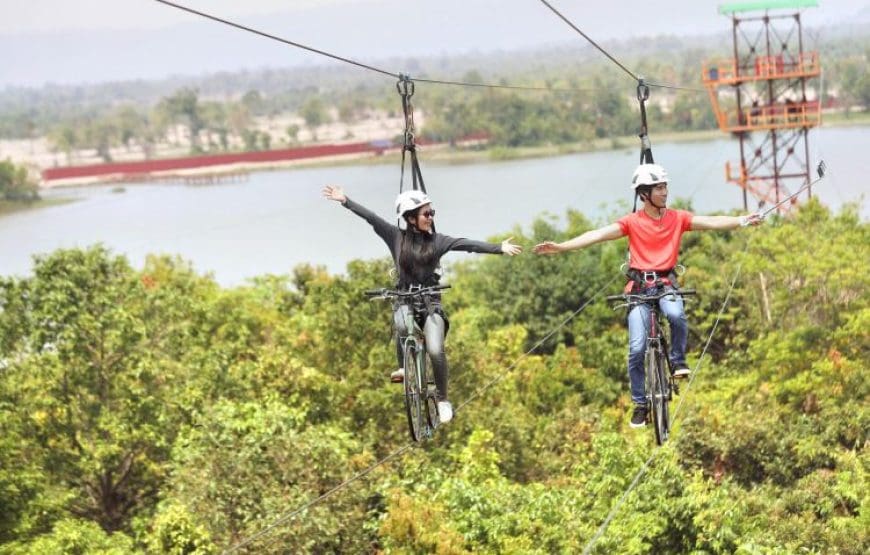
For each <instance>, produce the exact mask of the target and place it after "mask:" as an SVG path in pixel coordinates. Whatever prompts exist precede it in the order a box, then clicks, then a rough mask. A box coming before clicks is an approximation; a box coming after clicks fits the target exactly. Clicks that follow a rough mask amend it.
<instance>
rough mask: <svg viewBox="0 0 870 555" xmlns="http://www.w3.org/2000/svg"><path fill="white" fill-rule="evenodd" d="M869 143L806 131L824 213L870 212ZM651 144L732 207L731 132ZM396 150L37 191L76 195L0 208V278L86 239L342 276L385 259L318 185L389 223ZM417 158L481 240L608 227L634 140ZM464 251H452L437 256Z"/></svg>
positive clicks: (438, 198) (231, 269) (237, 275)
mask: <svg viewBox="0 0 870 555" xmlns="http://www.w3.org/2000/svg"><path fill="white" fill-rule="evenodd" d="M868 139H870V127H843V128H821V129H819V130H816V131H813V132H812V133H811V134H810V153H811V157H812V161H813V164H814V165H815V163H816V161H817V160H818V159H820V158H821V159H824V160H825V162H826V163H827V166H828V175H827V177H826V178H825V179H824V180H822V181H821V182H820V183H819V184H818V185H817V186H816V187H815V188H814V194H816V195H818V196H819V197H820V198H821V199H822V201H823V202H824V203H825V204H827V205H828V206H830V207H831V208H833V209H835V210H837V209H838V208H839V207H840V206H841V205H842V204H843V203H845V202H851V201H857V200H860V202H861V215H862V218H863V219H865V220H867V219H868V216H870V212H868V207H867V204H866V202H865V201H864V199H863V198H862V195H866V193H867V192H868V190H870V187H868V185H867V184H866V183H865V182H864V179H866V177H865V173H866V170H865V168H866V167H867V166H866V162H861V160H862V159H863V156H866V147H867V146H868V145H870V140H868ZM653 140H655V137H653ZM859 149H860V151H859ZM653 153H654V155H655V159H656V161H657V162H658V163H661V164H662V165H664V166H665V167H666V168H667V170H668V172H669V174H670V196H671V200H673V199H674V198H685V199H690V200H691V201H692V205H693V207H694V210H695V211H696V212H697V213H708V212H713V211H719V210H729V209H732V208H740V207H742V203H743V200H742V198H743V197H742V193H741V191H740V189H739V188H738V187H736V186H735V185H732V184H727V183H725V181H724V170H723V167H724V163H725V161H726V160H731V161H732V164H734V163H735V162H736V161H737V160H738V158H739V152H738V146H737V142H736V141H731V140H727V139H721V140H712V141H704V142H695V143H661V144H656V143H655V142H654V143H653ZM394 157H395V159H396V163H395V164H391V165H358V166H341V167H318V168H307V169H304V168H303V169H288V170H282V171H270V172H259V173H253V174H251V175H250V178H249V179H248V180H247V181H244V182H234V183H226V184H220V185H211V186H191V185H181V184H178V185H174V184H148V183H142V184H135V183H133V184H125V185H124V186H125V190H124V192H113V187H112V186H106V185H99V186H88V187H76V188H67V189H59V190H52V191H47V192H45V193H44V196H46V197H63V198H73V199H75V200H76V202H72V203H67V204H62V205H57V206H52V207H47V208H44V209H39V210H31V211H25V212H18V213H15V214H11V215H7V216H2V217H0V275H26V274H28V273H29V272H30V269H31V266H32V256H33V255H35V254H39V253H46V252H50V251H52V250H54V249H56V248H59V247H73V246H87V245H91V244H94V243H97V242H102V243H103V244H105V245H106V246H108V247H109V248H111V249H112V250H113V251H115V252H116V253H123V254H125V255H127V257H128V258H129V259H130V261H131V263H132V264H133V265H134V266H136V267H141V265H142V263H143V261H144V258H145V255H146V254H148V253H170V254H178V255H180V256H182V257H183V258H185V259H187V260H190V261H191V262H192V263H193V265H194V268H195V269H196V270H197V271H198V272H202V273H204V272H211V273H213V275H214V277H215V279H216V280H217V281H218V282H219V283H221V284H222V285H225V286H233V285H238V284H241V283H244V282H245V280H246V278H249V277H252V276H257V275H262V274H266V273H272V274H282V273H287V272H289V271H290V270H291V269H292V268H293V267H294V266H295V265H297V264H301V263H306V262H307V263H311V264H318V265H323V266H326V267H327V268H328V269H329V270H330V271H331V272H333V273H341V272H343V271H344V269H345V265H346V264H347V262H348V261H350V260H352V259H355V258H376V257H382V256H386V254H387V250H386V247H385V245H384V244H383V242H382V241H381V240H380V238H378V237H377V236H376V235H375V234H374V232H372V230H371V228H370V227H369V226H368V224H366V223H365V222H364V221H363V220H361V219H359V218H357V217H356V216H354V215H353V214H352V213H350V212H349V211H347V210H345V209H344V208H342V207H341V206H339V205H338V204H337V203H334V202H329V201H326V200H325V199H323V198H322V197H321V193H320V191H321V189H322V188H323V186H324V185H325V184H340V185H342V186H343V187H344V190H345V192H346V193H347V195H348V196H349V197H351V198H353V199H354V200H356V201H358V202H361V203H362V204H364V205H366V206H368V207H369V208H371V209H372V210H374V211H375V212H377V213H379V214H380V215H381V216H383V217H384V218H386V219H388V220H392V218H393V217H394V205H393V200H394V198H395V196H396V194H397V193H398V188H399V161H398V155H395V156H394ZM420 158H421V165H422V169H423V177H424V179H425V182H426V187H427V189H428V191H429V193H430V195H431V196H432V197H433V201H434V202H433V206H434V207H435V208H436V209H437V212H438V216H437V218H436V221H437V227H438V230H439V231H440V232H442V233H447V234H449V235H453V236H457V237H469V238H473V239H486V238H487V237H491V236H493V235H496V234H499V233H504V232H508V231H510V230H511V229H512V228H514V227H515V226H520V227H521V228H522V229H526V230H528V227H529V225H530V224H531V222H532V221H533V220H534V218H535V217H536V216H538V215H541V214H542V213H550V214H553V215H555V216H556V217H558V218H559V221H560V222H562V223H564V214H565V211H566V209H568V208H573V209H576V210H579V211H581V212H583V213H584V214H586V215H587V216H589V217H590V218H591V219H592V220H594V221H596V222H599V223H606V221H607V220H606V218H605V216H606V215H607V214H613V213H615V212H617V211H618V212H622V211H625V209H626V207H630V203H631V201H632V195H631V192H630V190H629V180H630V177H631V173H632V172H633V171H634V168H635V166H636V165H637V160H638V147H637V145H632V147H631V148H629V149H623V150H617V151H606V152H591V153H584V154H572V155H565V156H558V157H551V158H537V159H528V160H517V161H506V162H488V163H481V164H465V165H449V164H427V162H426V150H425V149H421V151H420ZM406 177H407V175H406ZM802 198H804V197H803V196H802ZM751 202H752V201H751ZM620 203H622V204H620ZM526 247H527V248H528V247H529V245H526ZM467 256H472V255H466V254H451V255H449V256H448V258H447V259H445V262H448V263H449V262H450V261H451V260H457V259H461V258H464V257H467Z"/></svg>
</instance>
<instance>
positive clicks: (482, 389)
mask: <svg viewBox="0 0 870 555" xmlns="http://www.w3.org/2000/svg"><path fill="white" fill-rule="evenodd" d="M618 277H619V274H617V275H615V276H613V277H612V278H610V280H609V281H608V282H607V283H605V284H604V285H602V286H601V287H599V288H598V289H597V290H596V291H595V293H593V294H592V295H591V296H590V297H589V298H588V299H587V300H586V302H585V303H583V304H582V305H580V308H578V309H577V310H575V311H574V312H572V313H571V315H569V316H568V317H567V318H565V319H564V320H562V322H561V323H559V325H557V326H556V327H555V328H553V329H552V330H551V331H550V333H548V334H547V335H545V336H544V337H543V338H541V339H540V340H539V341H538V342H537V343H535V345H534V346H533V347H532V348H531V349H529V350H528V351H526V352H525V353H523V354H522V355H520V356H519V358H517V359H516V360H515V361H514V363H513V364H511V365H510V366H509V367H508V368H507V369H505V371H504V372H503V373H501V374H499V375H498V376H496V377H495V378H493V379H492V380H490V381H489V382H488V383H486V384H484V385H483V386H481V387H479V388H478V389H477V390H476V391H475V392H474V393H472V394H471V396H469V397H468V398H467V399H466V400H464V401H463V402H462V403H460V404H459V405H457V407H456V410H455V412H459V411H460V410H462V408H463V407H464V406H465V405H467V404H469V403H471V402H472V401H473V400H474V399H476V398H477V397H479V396H480V395H482V394H483V393H484V392H486V390H488V389H489V388H490V387H492V386H494V385H495V384H497V383H498V382H500V381H501V380H503V379H504V378H505V376H507V375H508V373H509V372H510V371H511V370H513V369H514V368H516V367H517V365H519V363H520V362H521V361H522V360H523V359H524V358H526V357H528V356H529V355H530V354H532V353H533V352H535V350H537V348H538V347H540V346H541V345H543V344H544V343H545V342H546V341H547V340H548V339H550V337H552V336H553V334H555V333H556V332H557V331H559V330H560V329H562V328H563V327H565V326H566V325H567V324H568V322H570V321H571V320H573V319H574V318H576V317H577V315H578V314H580V313H581V312H583V310H584V309H585V308H586V307H587V306H589V304H590V303H591V302H592V301H593V300H595V297H596V296H598V294H599V293H601V292H602V291H604V290H605V289H606V288H607V287H609V286H610V284H611V283H613V282H614V281H615V280H616V278H618Z"/></svg>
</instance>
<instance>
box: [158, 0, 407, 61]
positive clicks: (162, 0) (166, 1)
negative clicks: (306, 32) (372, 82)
mask: <svg viewBox="0 0 870 555" xmlns="http://www.w3.org/2000/svg"><path fill="white" fill-rule="evenodd" d="M155 1H156V2H160V3H161V4H166V5H167V6H171V7H173V8H177V9H179V10H182V11H185V12H188V13H192V14H194V15H198V16H200V17H204V18H206V19H211V20H212V21H217V22H218V23H223V24H224V25H229V26H230V27H235V28H236V29H241V30H242V31H247V32H249V33H254V34H255V35H260V36H261V37H266V38H267V39H272V40H276V41H278V42H283V43H284V44H289V45H290V46H295V47H296V48H301V49H303V50H308V51H309V52H314V53H315V54H320V55H321V56H326V57H327V58H332V59H333V60H338V61H340V62H344V63H346V64H351V65H355V66H357V67H361V68H363V69H368V70H370V71H375V72H377V73H381V74H383V75H388V76H390V77H395V78H398V77H399V74H398V73H393V72H391V71H387V70H385V69H380V68H377V67H375V66H370V65H367V64H364V63H362V62H357V61H355V60H351V59H350V58H344V57H342V56H338V55H336V54H330V53H329V52H325V51H323V50H318V49H317V48H313V47H311V46H306V45H304V44H300V43H298V42H293V41H291V40H287V39H284V38H281V37H278V36H276V35H271V34H269V33H266V32H263V31H258V30H257V29H254V28H252V27H247V26H245V25H242V24H240V23H234V22H232V21H230V20H228V19H223V18H220V17H217V16H214V15H211V14H207V13H205V12H201V11H199V10H194V9H193V8H188V7H187V6H182V5H181V4H176V3H174V2H170V1H169V0H155Z"/></svg>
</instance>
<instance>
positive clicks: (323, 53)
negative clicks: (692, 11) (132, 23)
mask: <svg viewBox="0 0 870 555" xmlns="http://www.w3.org/2000/svg"><path fill="white" fill-rule="evenodd" d="M155 1H156V2H160V3H161V4H165V5H167V6H170V7H173V8H177V9H179V10H182V11H185V12H188V13H191V14H194V15H198V16H200V17H204V18H206V19H210V20H212V21H216V22H218V23H223V24H224V25H229V26H230V27H235V28H236V29H240V30H242V31H247V32H249V33H253V34H255V35H259V36H261V37H265V38H267V39H272V40H275V41H278V42H281V43H284V44H287V45H290V46H295V47H296V48H301V49H303V50H307V51H309V52H313V53H315V54H320V55H321V56H326V57H327V58H332V59H333V60H338V61H340V62H344V63H346V64H351V65H354V66H357V67H361V68H363V69H367V70H369V71H374V72H376V73H380V74H381V75H386V76H388V77H394V78H396V79H401V78H402V74H401V73H397V72H392V71H387V70H385V69H382V68H379V67H376V66H373V65H369V64H364V63H362V62H358V61H356V60H352V59H350V58H345V57H343V56H339V55H337V54H331V53H329V52H326V51H325V50H320V49H318V48H314V47H312V46H306V45H304V44H302V43H298V42H294V41H291V40H287V39H285V38H282V37H279V36H277V35H272V34H270V33H266V32H264V31H260V30H258V29H254V28H253V27H248V26H246V25H242V24H240V23H235V22H233V21H230V20H228V19H224V18H222V17H218V16H215V15H211V14H208V13H205V12H202V11H199V10H195V9H193V8H189V7H187V6H183V5H181V4H176V3H175V2H170V1H169V0H155ZM413 81H419V82H421V83H434V84H440V85H455V86H461V87H484V88H490V89H510V90H522V91H552V92H597V91H600V90H605V89H570V88H558V87H533V86H521V85H496V84H490V83H465V82H462V81H447V80H441V79H413Z"/></svg>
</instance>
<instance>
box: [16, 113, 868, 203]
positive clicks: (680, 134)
mask: <svg viewBox="0 0 870 555" xmlns="http://www.w3.org/2000/svg"><path fill="white" fill-rule="evenodd" d="M829 118H830V119H833V120H834V121H831V122H829V124H828V127H861V126H870V113H863V112H862V113H859V114H857V115H853V116H851V117H848V118H846V117H844V116H843V115H841V114H838V115H837V116H836V117H834V116H829ZM721 138H730V137H729V135H727V134H725V133H723V132H722V131H720V130H719V129H708V130H699V131H667V132H664V133H659V134H656V135H655V136H654V137H652V139H653V144H656V143H658V144H662V143H686V142H707V141H714V140H717V139H721ZM633 148H638V149H639V148H640V144H639V139H638V137H637V136H636V135H624V136H619V137H610V138H600V139H594V140H592V141H585V142H580V143H561V144H547V145H536V146H521V147H501V146H490V145H485V146H482V147H479V148H476V147H473V146H471V147H455V146H450V145H449V144H447V143H438V144H429V145H425V144H423V145H418V153H419V155H420V157H421V159H422V160H423V161H425V163H432V164H445V165H465V164H479V163H491V162H507V161H512V160H525V159H534V158H549V157H555V156H563V155H569V154H579V153H587V152H604V151H610V150H624V149H633ZM392 150H394V149H389V150H386V151H385V152H384V151H382V152H379V153H375V152H357V153H350V154H338V155H329V156H319V157H313V158H301V159H299V158H298V159H288V160H281V161H268V162H266V161H264V162H241V163H231V164H223V165H214V166H203V167H199V168H185V169H180V170H172V171H168V172H155V173H153V174H151V175H150V176H149V177H145V176H142V175H138V176H136V178H127V177H125V176H123V175H119V174H108V175H96V176H87V177H78V178H70V179H57V180H51V181H49V182H45V181H43V182H41V183H40V188H41V189H45V190H51V189H63V188H68V187H78V186H89V185H112V186H124V185H125V184H130V183H139V182H143V181H144V182H149V183H161V182H163V183H179V182H180V183H188V184H194V185H195V184H208V183H220V182H224V181H227V180H244V179H246V178H247V175H248V174H250V173H256V172H264V171H282V170H287V169H294V168H318V167H330V166H336V167H342V166H351V165H386V164H394V163H395V162H396V160H395V157H393V156H391V153H392ZM395 150H400V147H399V148H397V149H395ZM34 208H36V207H34ZM0 213H2V212H0Z"/></svg>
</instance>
